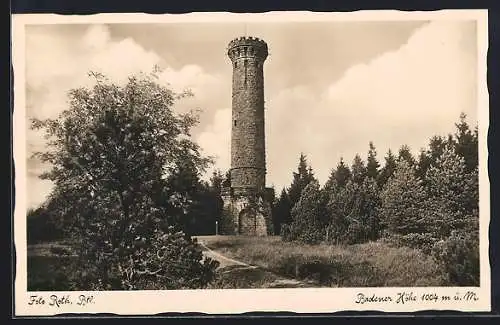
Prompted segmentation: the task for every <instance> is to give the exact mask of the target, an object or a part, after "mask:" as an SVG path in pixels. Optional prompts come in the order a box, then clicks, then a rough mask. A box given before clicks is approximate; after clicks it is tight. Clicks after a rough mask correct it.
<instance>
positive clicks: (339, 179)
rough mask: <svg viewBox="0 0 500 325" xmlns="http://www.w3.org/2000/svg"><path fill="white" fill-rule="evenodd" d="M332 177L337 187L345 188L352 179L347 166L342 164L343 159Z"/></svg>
mask: <svg viewBox="0 0 500 325" xmlns="http://www.w3.org/2000/svg"><path fill="white" fill-rule="evenodd" d="M334 177H335V181H336V183H337V184H338V185H339V186H345V185H346V184H347V182H348V181H349V180H350V179H351V177H352V173H351V170H350V169H349V166H347V165H346V164H345V163H344V159H343V158H342V157H341V158H340V161H339V163H338V165H337V169H335V174H334Z"/></svg>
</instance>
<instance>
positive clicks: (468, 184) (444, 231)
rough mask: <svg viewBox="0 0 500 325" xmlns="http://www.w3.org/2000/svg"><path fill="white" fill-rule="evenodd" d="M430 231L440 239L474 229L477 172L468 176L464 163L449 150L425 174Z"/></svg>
mask: <svg viewBox="0 0 500 325" xmlns="http://www.w3.org/2000/svg"><path fill="white" fill-rule="evenodd" d="M426 184H427V190H428V193H429V200H428V202H429V203H428V204H429V212H428V213H429V214H432V215H433V218H432V219H433V221H434V222H433V231H434V232H435V233H436V234H437V235H439V236H441V237H442V238H444V237H446V236H449V235H450V234H451V231H452V230H458V229H466V230H467V231H474V230H476V229H477V222H478V220H477V216H478V204H479V186H478V184H479V183H478V177H477V172H476V170H473V171H471V172H467V166H466V164H465V159H464V158H463V157H461V156H459V155H458V154H456V153H455V152H454V149H453V148H451V147H450V146H448V147H447V148H446V149H445V151H444V152H443V154H442V156H441V157H440V158H439V159H438V163H437V165H436V166H431V167H430V168H429V171H428V172H427V174H426Z"/></svg>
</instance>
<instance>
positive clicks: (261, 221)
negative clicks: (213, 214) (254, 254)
mask: <svg viewBox="0 0 500 325" xmlns="http://www.w3.org/2000/svg"><path fill="white" fill-rule="evenodd" d="M269 190H270V189H266V192H269ZM222 201H223V213H222V220H221V227H220V233H221V235H246V236H267V235H270V234H272V233H273V229H272V228H273V227H272V224H273V223H272V218H271V202H270V200H269V198H268V195H265V194H259V193H254V192H253V191H251V190H248V189H236V188H224V189H223V191H222Z"/></svg>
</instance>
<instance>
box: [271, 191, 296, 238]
mask: <svg viewBox="0 0 500 325" xmlns="http://www.w3.org/2000/svg"><path fill="white" fill-rule="evenodd" d="M291 209H292V206H291V202H290V198H289V197H288V193H287V191H286V189H285V188H283V190H282V191H281V194H280V196H279V197H278V198H277V199H276V201H275V204H274V205H273V220H274V229H275V233H276V234H280V228H281V225H282V224H286V223H290V222H291V221H292V217H291V215H290V212H291Z"/></svg>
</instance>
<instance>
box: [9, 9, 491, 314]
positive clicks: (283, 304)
mask: <svg viewBox="0 0 500 325" xmlns="http://www.w3.org/2000/svg"><path fill="white" fill-rule="evenodd" d="M332 20H335V21H356V20H357V21H367V20H370V21H396V20H475V21H477V33H478V66H479V69H478V94H479V95H478V128H479V153H480V156H479V183H480V193H479V194H480V200H479V203H480V254H481V255H480V269H481V275H480V287H479V288H463V287H461V288H454V287H446V288H430V287H427V288H332V289H241V290H240V289H239V290H176V291H134V292H128V291H127V292H126V291H114V292H42V293H40V294H42V295H44V296H45V297H48V296H50V294H57V295H59V296H61V295H65V294H67V295H70V296H71V299H73V300H76V299H77V298H78V296H79V295H80V294H83V295H92V296H94V301H95V303H94V304H89V305H86V306H85V307H82V306H77V305H76V303H74V304H71V305H70V304H66V305H62V306H61V307H59V308H55V307H49V306H48V305H28V300H29V296H30V295H32V294H37V293H34V292H29V293H28V292H27V283H26V281H27V277H26V272H27V269H26V259H27V256H26V249H27V240H26V231H25V229H26V217H25V209H24V207H25V206H26V199H25V197H24V196H23V195H22V194H23V193H25V189H26V159H25V155H26V140H25V132H26V125H25V124H26V122H25V121H26V119H25V84H24V78H25V60H24V53H25V29H24V28H25V25H29V24H83V23H85V24H88V23H106V24H112V23H122V24H123V23H129V24H130V23H199V22H205V23H207V22H213V23H215V22H221V21H224V22H240V23H241V22H248V23H250V22H251V23H263V22H277V21H280V22H283V21H287V22H304V21H332ZM12 25H13V26H12V27H13V29H12V33H13V34H12V43H13V46H12V51H13V55H12V57H13V66H14V92H15V96H14V107H15V111H14V118H13V121H14V125H13V131H14V135H13V141H14V160H15V164H16V178H15V189H16V193H17V195H16V202H15V207H16V209H15V211H14V221H15V223H14V226H15V227H14V235H15V239H14V244H15V248H16V257H17V260H16V279H15V315H16V316H41V315H56V314H60V313H115V314H118V315H134V314H142V315H148V314H156V313H163V312H201V313H208V314H223V313H228V314H231V313H242V312H250V311H291V312H299V313H301V312H304V313H305V312H307V313H314V312H335V311H343V310H360V311H362V310H379V311H387V312H412V311H420V310H460V311H490V309H491V305H490V304H491V302H490V300H491V297H490V295H491V293H490V263H489V252H488V247H489V240H488V230H489V221H490V201H489V199H490V196H489V188H490V186H489V179H488V172H487V158H488V154H487V143H486V141H487V133H488V125H489V102H488V90H487V83H486V54H487V48H488V15H487V11H486V10H442V11H433V12H401V11H393V10H387V11H356V12H348V13H313V12H268V13H261V14H234V13H223V12H220V13H190V14H173V15H172V14H168V15H151V14H135V13H134V14H125V13H122V14H97V15H92V16H83V15H82V16H78V15H71V16H70V15H68V16H61V15H53V14H27V15H13V16H12ZM468 290H471V291H474V292H475V293H476V294H477V296H478V297H479V300H478V301H475V302H470V301H469V302H465V301H452V302H448V303H446V302H441V303H435V302H429V303H424V302H419V303H406V304H394V303H391V304H388V303H366V304H356V303H355V301H356V295H357V293H358V292H363V293H365V294H370V295H371V294H372V293H373V294H376V295H377V296H387V295H390V296H394V295H395V294H396V293H397V292H402V291H406V292H410V291H411V292H413V293H414V294H415V295H417V296H420V295H422V294H423V293H433V292H435V293H437V294H439V295H450V296H452V297H453V296H454V295H455V294H456V293H457V292H460V293H464V292H466V291H468Z"/></svg>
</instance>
